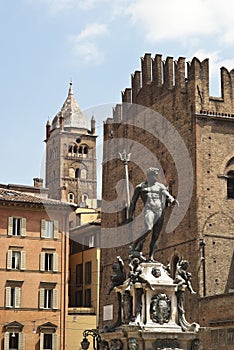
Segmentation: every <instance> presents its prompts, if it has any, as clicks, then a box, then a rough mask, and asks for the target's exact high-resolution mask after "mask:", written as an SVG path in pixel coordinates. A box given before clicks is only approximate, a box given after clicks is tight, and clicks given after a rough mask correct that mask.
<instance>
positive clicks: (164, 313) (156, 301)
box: [150, 293, 171, 324]
mask: <svg viewBox="0 0 234 350" xmlns="http://www.w3.org/2000/svg"><path fill="white" fill-rule="evenodd" d="M170 315H171V301H170V299H169V297H168V296H167V295H166V294H163V293H159V294H157V295H154V296H153V297H152V299H151V303H150V318H151V320H152V321H153V322H156V323H159V324H163V323H168V322H169V320H170Z"/></svg>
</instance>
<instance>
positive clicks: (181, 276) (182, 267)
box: [174, 258, 196, 294]
mask: <svg viewBox="0 0 234 350" xmlns="http://www.w3.org/2000/svg"><path fill="white" fill-rule="evenodd" d="M188 266H189V262H188V260H184V259H183V258H180V259H179V261H178V263H177V266H176V273H175V280H174V282H175V283H177V289H178V290H184V287H187V288H188V290H189V291H190V293H191V294H196V292H195V291H194V290H193V287H192V285H191V278H192V275H191V273H190V272H187V268H188Z"/></svg>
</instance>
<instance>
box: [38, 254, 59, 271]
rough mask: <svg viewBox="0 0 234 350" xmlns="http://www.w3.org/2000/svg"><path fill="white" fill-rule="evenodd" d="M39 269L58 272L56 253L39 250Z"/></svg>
mask: <svg viewBox="0 0 234 350" xmlns="http://www.w3.org/2000/svg"><path fill="white" fill-rule="evenodd" d="M40 271H42V272H43V271H53V272H58V254H57V253H46V252H41V254H40Z"/></svg>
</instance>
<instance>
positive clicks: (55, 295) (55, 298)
mask: <svg viewBox="0 0 234 350" xmlns="http://www.w3.org/2000/svg"><path fill="white" fill-rule="evenodd" d="M53 309H54V310H56V309H58V289H53Z"/></svg>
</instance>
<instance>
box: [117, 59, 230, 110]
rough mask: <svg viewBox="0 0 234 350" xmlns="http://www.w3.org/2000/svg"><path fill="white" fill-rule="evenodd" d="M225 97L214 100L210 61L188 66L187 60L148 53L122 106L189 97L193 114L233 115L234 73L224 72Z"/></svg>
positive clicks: (132, 77) (222, 70)
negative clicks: (211, 91)
mask: <svg viewBox="0 0 234 350" xmlns="http://www.w3.org/2000/svg"><path fill="white" fill-rule="evenodd" d="M221 92H222V94H221V96H220V97H212V96H210V85H209V59H204V60H203V61H200V60H199V59H198V58H197V57H194V58H193V59H192V61H191V62H186V59H185V58H184V57H179V58H178V59H177V60H174V59H173V57H167V58H166V59H165V60H163V58H162V55H160V54H156V55H155V57H152V56H151V54H150V53H146V54H145V55H144V57H142V58H141V71H139V70H137V71H135V72H134V73H133V74H132V75H131V88H127V89H125V90H124V92H122V102H123V103H126V102H127V103H130V104H141V105H145V106H151V105H153V104H154V103H155V101H156V100H158V99H161V98H162V97H165V96H168V95H171V96H175V95H178V94H183V95H184V94H187V99H188V100H190V101H192V103H193V110H194V111H195V112H197V113H198V112H199V111H200V110H201V109H202V110H207V109H208V110H214V112H215V113H216V112H217V113H233V110H234V69H233V70H231V71H228V70H227V69H226V68H224V67H222V68H221Z"/></svg>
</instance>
